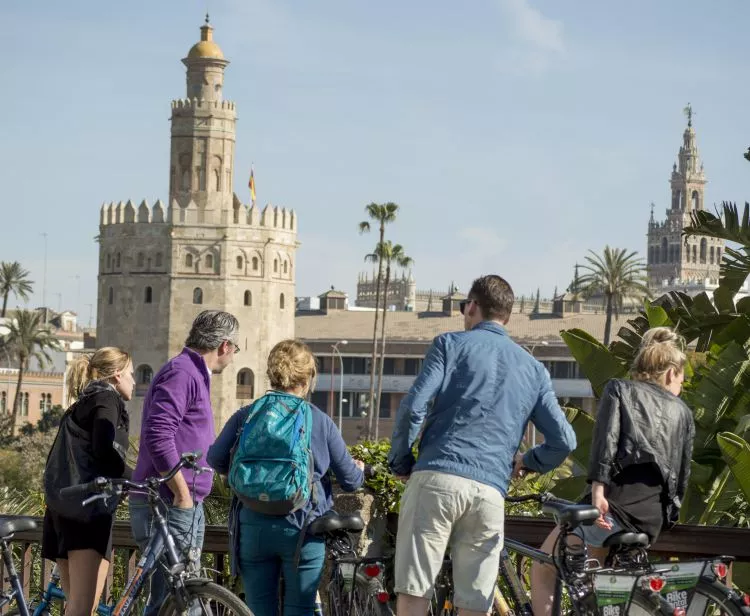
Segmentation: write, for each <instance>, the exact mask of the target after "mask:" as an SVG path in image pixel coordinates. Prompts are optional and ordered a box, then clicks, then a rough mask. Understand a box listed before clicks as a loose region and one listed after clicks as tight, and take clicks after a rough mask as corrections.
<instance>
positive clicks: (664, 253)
mask: <svg viewBox="0 0 750 616" xmlns="http://www.w3.org/2000/svg"><path fill="white" fill-rule="evenodd" d="M668 250H669V243H668V242H667V238H666V237H663V238H661V258H660V259H659V260H660V261H661V262H662V263H666V262H667V258H668V257H669V253H668V252H667V251H668Z"/></svg>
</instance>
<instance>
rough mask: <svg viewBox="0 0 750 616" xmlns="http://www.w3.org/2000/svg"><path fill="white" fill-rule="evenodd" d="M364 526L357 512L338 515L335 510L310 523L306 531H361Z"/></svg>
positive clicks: (316, 533) (313, 533) (323, 533)
mask: <svg viewBox="0 0 750 616" xmlns="http://www.w3.org/2000/svg"><path fill="white" fill-rule="evenodd" d="M364 527H365V523H364V522H363V521H362V517H361V516H360V515H359V513H351V514H349V515H339V514H338V513H336V512H335V511H330V512H328V513H326V514H325V515H323V516H320V517H319V518H318V519H317V520H315V521H313V523H312V524H310V527H309V528H308V529H307V532H308V533H309V534H310V535H325V534H326V533H332V532H334V531H336V530H348V531H350V532H354V533H358V532H361V531H362V529H363V528H364Z"/></svg>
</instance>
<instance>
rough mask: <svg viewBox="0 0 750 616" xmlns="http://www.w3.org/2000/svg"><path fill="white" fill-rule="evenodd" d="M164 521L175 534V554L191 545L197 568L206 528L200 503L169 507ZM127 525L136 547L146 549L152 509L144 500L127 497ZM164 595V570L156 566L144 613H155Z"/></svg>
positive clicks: (151, 614)
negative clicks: (128, 521) (132, 499)
mask: <svg viewBox="0 0 750 616" xmlns="http://www.w3.org/2000/svg"><path fill="white" fill-rule="evenodd" d="M167 525H168V526H169V531H170V532H171V533H172V536H173V537H174V540H175V544H176V545H177V552H178V554H184V553H185V552H187V551H188V550H190V549H191V548H196V549H195V550H193V554H192V556H193V558H192V559H191V560H192V563H191V564H192V566H194V567H195V568H196V571H197V570H198V568H199V567H200V551H201V549H202V548H203V534H204V532H205V529H206V518H205V517H204V515H203V503H198V504H196V505H195V507H193V508H192V509H179V508H177V507H169V508H168V513H167ZM130 527H131V528H132V530H133V538H134V539H135V542H136V543H137V544H138V547H139V548H140V549H141V550H143V549H145V547H146V545H147V544H148V541H149V539H150V538H151V535H152V533H153V519H152V516H151V510H150V509H149V506H148V504H147V503H146V502H142V501H130ZM166 596H167V589H166V581H165V579H164V574H163V573H162V571H161V569H160V568H157V569H156V570H155V571H154V574H153V575H152V576H151V592H150V594H149V598H148V604H147V605H146V611H145V612H144V616H156V615H157V614H158V613H159V608H161V604H162V603H164V599H165V598H166Z"/></svg>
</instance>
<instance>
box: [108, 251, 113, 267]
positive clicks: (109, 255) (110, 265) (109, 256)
mask: <svg viewBox="0 0 750 616" xmlns="http://www.w3.org/2000/svg"><path fill="white" fill-rule="evenodd" d="M111 268H112V255H111V254H109V253H107V269H111Z"/></svg>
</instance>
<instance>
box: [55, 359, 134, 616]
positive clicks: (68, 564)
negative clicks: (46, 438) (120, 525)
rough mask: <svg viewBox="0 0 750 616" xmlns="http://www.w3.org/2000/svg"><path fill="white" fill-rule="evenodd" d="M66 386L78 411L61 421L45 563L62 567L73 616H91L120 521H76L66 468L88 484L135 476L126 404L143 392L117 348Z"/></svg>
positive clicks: (79, 362) (79, 364)
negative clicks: (64, 492)
mask: <svg viewBox="0 0 750 616" xmlns="http://www.w3.org/2000/svg"><path fill="white" fill-rule="evenodd" d="M66 384H67V388H68V397H69V399H70V401H71V402H72V404H71V406H70V407H69V408H68V410H67V411H66V413H65V415H64V416H63V418H62V420H61V422H60V428H59V430H58V434H57V437H56V439H55V443H54V444H53V446H52V449H51V451H50V456H49V458H48V460H47V467H46V469H45V477H44V483H45V495H46V501H47V509H46V511H45V514H44V526H43V531H42V556H43V557H44V558H47V559H49V560H53V561H56V562H57V564H58V567H59V570H60V581H61V583H62V586H63V590H64V591H65V596H66V599H67V602H66V608H65V614H66V616H90V615H91V613H92V612H93V610H94V608H95V607H96V603H97V601H98V598H99V596H100V595H101V593H102V589H103V588H104V582H105V581H106V578H107V569H108V568H109V560H110V558H111V552H112V525H113V523H114V514H113V512H111V511H106V510H105V511H102V510H94V511H95V513H94V514H92V513H91V510H89V511H86V510H84V509H83V508H81V512H80V516H77V515H76V517H71V515H72V514H71V510H70V509H69V508H68V507H63V506H62V505H61V501H60V499H59V493H60V490H61V489H62V488H65V487H68V485H59V484H60V483H64V481H63V479H62V477H63V476H64V475H65V471H63V472H61V467H63V466H64V465H66V464H67V467H66V468H68V467H71V468H73V467H74V468H75V469H76V471H77V472H78V473H79V475H78V476H76V479H77V482H80V483H83V482H86V481H91V480H92V479H94V478H95V477H98V476H102V477H114V478H119V477H129V476H130V471H131V469H129V468H128V467H127V465H126V463H125V456H126V453H127V449H128V428H129V416H128V412H127V410H126V409H125V402H126V401H128V400H130V399H131V398H132V396H133V388H134V386H135V380H134V378H133V362H132V361H131V358H130V355H129V354H128V353H126V352H125V351H122V350H121V349H118V348H116V347H103V348H101V349H99V350H97V351H96V352H94V353H92V354H81V355H80V356H79V357H78V358H77V359H76V360H75V361H74V362H73V363H72V365H71V366H70V368H69V370H68V375H67V379H66ZM71 458H75V459H71ZM84 474H85V475H86V476H82V475H84ZM67 476H68V477H70V475H67ZM78 500H82V499H78Z"/></svg>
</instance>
